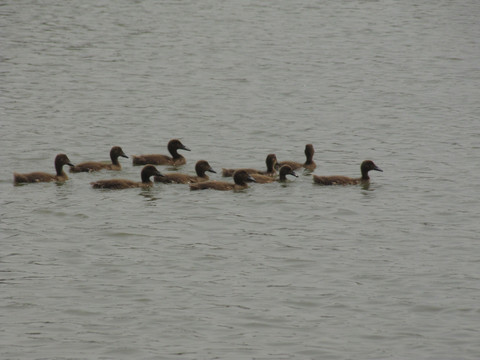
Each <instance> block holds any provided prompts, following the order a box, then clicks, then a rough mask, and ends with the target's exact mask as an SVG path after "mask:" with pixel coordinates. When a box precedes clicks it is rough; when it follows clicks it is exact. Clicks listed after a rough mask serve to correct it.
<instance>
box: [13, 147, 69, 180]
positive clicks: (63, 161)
mask: <svg viewBox="0 0 480 360" xmlns="http://www.w3.org/2000/svg"><path fill="white" fill-rule="evenodd" d="M63 165H68V166H73V164H72V163H71V162H70V160H69V159H68V156H67V155H65V154H58V155H57V156H56V157H55V170H56V172H57V173H56V174H49V173H46V172H40V171H39V172H32V173H28V174H19V173H16V172H14V173H13V182H14V184H20V183H34V182H50V181H65V180H68V176H67V174H66V173H65V171H63Z"/></svg>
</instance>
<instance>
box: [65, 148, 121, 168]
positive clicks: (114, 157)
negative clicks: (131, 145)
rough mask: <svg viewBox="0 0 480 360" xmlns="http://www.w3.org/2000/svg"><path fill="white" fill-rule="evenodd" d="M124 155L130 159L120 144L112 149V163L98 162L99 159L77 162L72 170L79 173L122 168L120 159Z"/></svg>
mask: <svg viewBox="0 0 480 360" xmlns="http://www.w3.org/2000/svg"><path fill="white" fill-rule="evenodd" d="M120 156H121V157H124V158H127V159H128V156H127V155H125V153H124V152H123V150H122V148H121V147H120V146H114V147H112V149H111V150H110V159H111V160H112V163H111V164H109V163H105V162H98V161H87V162H83V163H80V164H77V165H75V166H73V167H71V168H70V172H73V173H77V172H93V171H100V170H104V169H105V170H117V171H118V170H121V169H122V166H121V165H120V162H119V161H118V158H119V157H120Z"/></svg>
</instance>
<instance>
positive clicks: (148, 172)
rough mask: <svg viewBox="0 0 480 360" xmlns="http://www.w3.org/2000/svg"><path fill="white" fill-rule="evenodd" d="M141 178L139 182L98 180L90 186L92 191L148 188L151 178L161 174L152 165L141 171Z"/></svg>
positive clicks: (151, 183) (150, 184)
mask: <svg viewBox="0 0 480 360" xmlns="http://www.w3.org/2000/svg"><path fill="white" fill-rule="evenodd" d="M140 176H141V178H142V181H141V182H137V181H132V180H127V179H110V180H99V181H95V182H92V183H91V185H92V187H93V188H94V189H113V190H119V189H129V188H148V187H151V186H152V185H153V182H152V181H150V177H152V176H162V174H161V173H160V172H159V171H158V170H157V169H156V168H155V166H153V165H147V166H145V167H144V168H143V169H142V172H141V173H140Z"/></svg>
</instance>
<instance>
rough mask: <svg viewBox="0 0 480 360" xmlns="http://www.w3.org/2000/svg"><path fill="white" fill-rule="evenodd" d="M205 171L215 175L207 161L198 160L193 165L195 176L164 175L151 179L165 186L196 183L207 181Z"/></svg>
mask: <svg viewBox="0 0 480 360" xmlns="http://www.w3.org/2000/svg"><path fill="white" fill-rule="evenodd" d="M207 171H209V172H212V173H216V171H215V170H213V169H212V167H211V166H210V164H209V163H208V161H205V160H199V161H197V163H196V164H195V172H196V173H197V176H192V175H188V174H181V173H169V174H164V175H163V176H155V177H154V178H153V179H154V180H155V182H161V183H167V184H171V183H175V184H188V183H197V182H200V181H207V180H209V177H208V175H207V174H205V173H206V172H207Z"/></svg>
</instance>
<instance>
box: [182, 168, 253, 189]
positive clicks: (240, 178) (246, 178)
mask: <svg viewBox="0 0 480 360" xmlns="http://www.w3.org/2000/svg"><path fill="white" fill-rule="evenodd" d="M233 181H234V182H235V183H234V184H231V183H229V182H225V181H203V182H199V183H195V184H190V190H204V189H213V190H223V191H226V190H235V191H238V190H243V189H246V188H248V184H247V183H249V182H255V179H254V178H253V177H251V176H250V174H248V173H247V172H246V171H245V170H238V171H235V173H234V174H233Z"/></svg>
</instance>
